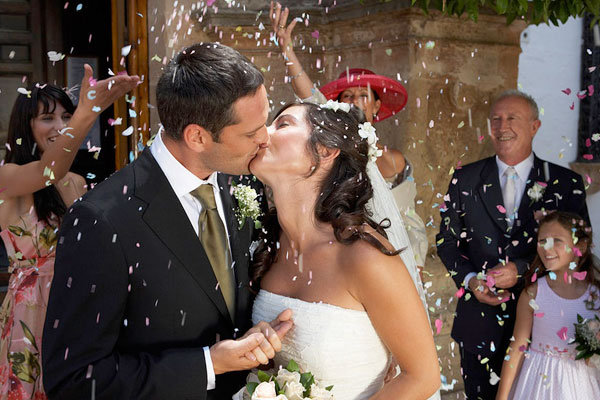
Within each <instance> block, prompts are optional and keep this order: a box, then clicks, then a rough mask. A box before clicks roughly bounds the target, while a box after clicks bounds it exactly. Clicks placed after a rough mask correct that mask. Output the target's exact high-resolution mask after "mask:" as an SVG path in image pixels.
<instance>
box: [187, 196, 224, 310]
mask: <svg viewBox="0 0 600 400" xmlns="http://www.w3.org/2000/svg"><path fill="white" fill-rule="evenodd" d="M191 194H192V196H194V197H196V198H197V199H198V200H199V201H200V203H201V204H202V212H200V217H199V218H198V237H199V238H200V243H202V246H203V247H204V251H205V252H206V255H207V256H208V260H209V261H210V265H211V266H212V269H213V272H214V273H215V276H216V277H217V281H218V282H219V287H220V288H221V293H222V294H223V298H224V299H225V303H226V304H227V309H228V310H229V315H231V319H232V320H234V317H235V283H234V278H233V270H232V269H230V268H229V262H228V259H229V250H228V247H227V235H226V233H225V227H224V226H223V221H221V218H220V217H219V212H218V211H217V203H216V202H215V194H214V192H213V186H212V185H211V184H204V185H200V186H198V187H197V188H196V189H194V190H193V191H192V192H191Z"/></svg>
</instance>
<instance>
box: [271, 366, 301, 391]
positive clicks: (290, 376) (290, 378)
mask: <svg viewBox="0 0 600 400" xmlns="http://www.w3.org/2000/svg"><path fill="white" fill-rule="evenodd" d="M275 380H276V381H277V384H278V385H279V387H283V386H285V384H286V383H289V382H296V383H300V373H299V372H290V371H288V370H287V369H285V368H282V369H280V370H279V372H278V373H277V376H276V377H275Z"/></svg>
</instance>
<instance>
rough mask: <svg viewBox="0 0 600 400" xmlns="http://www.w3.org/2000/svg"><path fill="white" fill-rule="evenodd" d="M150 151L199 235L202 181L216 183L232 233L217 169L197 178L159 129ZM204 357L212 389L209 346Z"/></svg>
mask: <svg viewBox="0 0 600 400" xmlns="http://www.w3.org/2000/svg"><path fill="white" fill-rule="evenodd" d="M150 152H151V153H152V156H154V159H155V160H156V162H157V163H158V166H159V167H160V169H161V170H162V171H163V173H164V174H165V176H166V177H167V180H168V181H169V184H170V185H171V188H173V191H174V192H175V195H176V196H177V198H178V199H179V202H180V203H181V205H182V206H183V209H184V210H185V213H186V215H187V217H188V219H189V220H190V224H192V227H193V228H194V231H195V232H196V235H197V234H198V230H199V227H198V219H199V218H200V212H201V211H202V204H201V203H200V201H199V200H198V199H197V198H195V197H194V196H193V195H192V194H191V193H190V192H191V191H193V190H194V189H196V188H197V187H198V186H200V185H206V184H208V183H210V184H211V185H212V186H213V191H214V194H215V202H216V203H217V211H218V213H219V217H221V221H222V222H223V226H224V227H225V233H226V234H227V237H229V232H228V231H227V223H226V222H225V213H224V210H223V203H222V202H221V192H220V190H219V184H218V183H217V173H216V172H213V173H212V174H210V176H209V177H208V179H206V180H203V179H200V178H198V177H197V176H196V175H194V174H193V173H192V172H191V171H190V170H188V169H187V168H186V167H184V166H183V165H182V164H181V163H180V162H179V161H177V159H176V158H175V157H173V155H172V154H171V152H170V151H169V149H167V147H166V146H165V143H164V142H163V141H162V137H161V134H160V133H159V134H158V135H156V137H155V138H154V141H153V142H152V145H151V146H150ZM198 240H199V239H198ZM227 245H228V247H230V244H229V241H227ZM229 252H230V254H231V248H229ZM204 359H205V362H206V375H207V382H208V384H207V387H206V389H207V390H211V389H214V388H215V387H216V376H215V370H214V368H213V364H212V359H211V358H210V349H209V347H208V346H206V347H204Z"/></svg>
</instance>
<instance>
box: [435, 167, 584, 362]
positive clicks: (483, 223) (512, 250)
mask: <svg viewBox="0 0 600 400" xmlns="http://www.w3.org/2000/svg"><path fill="white" fill-rule="evenodd" d="M545 163H547V165H548V167H547V169H548V172H549V177H548V178H549V179H548V180H547V181H546V177H545V172H544V164H545ZM535 182H544V183H547V185H548V186H547V187H546V189H545V190H544V193H543V198H542V199H541V200H538V201H533V200H532V199H531V198H530V197H529V196H528V195H527V190H528V189H529V188H531V187H532V186H533V185H534V183H535ZM498 205H503V199H502V188H501V186H500V180H499V178H498V166H497V164H496V159H495V157H490V158H486V159H483V160H480V161H477V162H475V163H472V164H469V165H466V166H464V167H462V168H460V169H458V170H457V171H456V172H455V173H454V176H453V177H452V181H451V182H450V185H449V188H448V194H447V195H446V197H445V205H444V207H443V208H442V209H441V217H442V221H441V226H440V233H439V234H438V235H437V238H436V239H437V252H438V255H439V256H440V258H441V260H442V262H443V263H444V265H445V266H446V269H448V272H450V275H451V277H452V279H454V282H455V283H456V286H457V287H458V288H460V287H462V286H463V280H464V279H465V277H466V275H467V274H468V273H470V272H476V273H478V272H481V271H484V270H485V269H489V268H493V267H494V266H496V265H497V264H498V263H499V262H500V261H501V260H506V261H513V262H514V263H515V264H516V265H517V269H518V271H519V274H520V275H521V278H520V279H519V282H518V283H517V285H516V286H515V287H513V288H510V289H509V290H510V291H511V292H512V293H513V294H514V296H513V298H512V299H511V300H509V301H508V302H507V303H506V305H505V306H495V307H493V306H489V305H487V304H483V303H480V302H479V301H477V299H476V298H475V296H473V295H472V294H471V293H469V292H467V295H464V296H462V297H461V298H459V300H458V305H457V308H456V316H455V319H454V325H453V327H452V337H453V338H454V339H455V340H456V341H457V342H459V343H461V342H462V344H463V345H464V347H465V349H466V350H468V351H470V352H471V353H476V354H481V355H482V356H488V355H491V354H492V353H493V351H492V349H493V348H494V347H495V351H496V352H502V354H504V353H503V352H504V350H505V349H504V348H501V347H503V346H505V345H506V344H507V341H508V339H509V338H510V337H511V335H512V331H513V327H514V317H515V312H516V303H517V299H518V296H519V293H520V290H521V286H522V283H523V282H522V275H523V274H525V272H526V271H527V269H528V268H529V265H530V263H531V262H532V261H533V258H534V257H535V254H536V251H537V240H536V237H537V226H538V224H537V222H536V220H535V219H534V212H535V211H537V210H541V209H542V208H544V209H546V210H562V211H570V212H574V213H577V214H579V215H580V216H581V217H583V218H585V219H586V220H587V221H588V223H589V216H588V211H587V206H586V203H585V189H584V186H583V181H582V179H581V176H579V174H577V173H575V172H573V171H571V170H569V169H567V168H563V167H561V166H558V165H556V164H552V163H550V162H547V161H543V160H541V159H539V158H538V157H535V159H534V164H533V168H532V169H531V172H530V174H529V178H528V181H527V185H526V188H525V193H524V194H523V198H522V200H521V204H520V205H519V208H518V216H517V218H516V219H515V222H514V225H513V228H512V229H511V230H509V229H508V224H507V222H506V218H505V215H504V214H503V213H501V212H500V211H499V210H498V207H497V206H498ZM465 289H468V288H465ZM492 342H493V343H494V345H493V346H492ZM496 354H497V353H496Z"/></svg>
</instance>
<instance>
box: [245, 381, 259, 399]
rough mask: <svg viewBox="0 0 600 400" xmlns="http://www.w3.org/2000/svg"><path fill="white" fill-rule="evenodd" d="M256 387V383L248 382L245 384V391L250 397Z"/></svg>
mask: <svg viewBox="0 0 600 400" xmlns="http://www.w3.org/2000/svg"><path fill="white" fill-rule="evenodd" d="M257 387H258V382H248V383H246V390H247V391H248V393H250V396H252V394H253V393H254V391H255V390H256V388H257Z"/></svg>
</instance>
